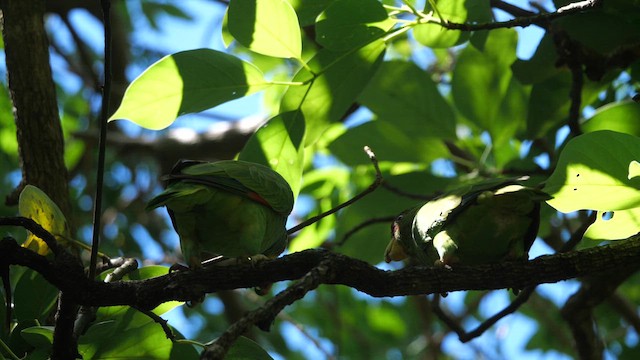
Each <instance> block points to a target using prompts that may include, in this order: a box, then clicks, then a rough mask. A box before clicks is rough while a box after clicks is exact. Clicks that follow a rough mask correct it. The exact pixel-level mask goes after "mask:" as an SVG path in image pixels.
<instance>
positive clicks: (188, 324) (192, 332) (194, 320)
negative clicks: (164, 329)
mask: <svg viewBox="0 0 640 360" xmlns="http://www.w3.org/2000/svg"><path fill="white" fill-rule="evenodd" d="M162 317H163V318H164V319H165V320H167V321H168V322H169V324H170V325H171V326H173V327H174V328H176V330H178V332H180V333H181V334H182V335H183V336H184V337H185V338H187V339H193V338H194V337H195V336H197V335H198V333H199V332H200V330H202V328H203V327H204V319H203V318H202V317H201V316H198V315H194V316H190V317H187V316H186V314H185V313H184V308H183V307H182V306H177V307H175V308H174V309H172V310H171V311H169V312H167V313H165V314H162Z"/></svg>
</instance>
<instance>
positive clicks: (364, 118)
mask: <svg viewBox="0 0 640 360" xmlns="http://www.w3.org/2000/svg"><path fill="white" fill-rule="evenodd" d="M373 117H374V114H373V112H371V110H369V109H367V108H366V107H364V106H360V107H359V108H358V110H356V111H354V112H353V114H351V115H349V117H348V118H347V120H346V121H345V122H344V126H345V127H346V128H347V129H351V128H354V127H356V126H359V125H362V124H364V123H366V122H369V121H371V119H373Z"/></svg>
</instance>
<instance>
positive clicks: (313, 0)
mask: <svg viewBox="0 0 640 360" xmlns="http://www.w3.org/2000/svg"><path fill="white" fill-rule="evenodd" d="M288 1H289V3H290V4H291V6H293V8H294V9H295V10H296V13H297V14H298V21H299V22H300V26H309V25H313V24H315V22H316V18H317V17H318V15H320V13H321V12H322V11H324V9H326V8H327V6H329V5H330V4H331V3H332V2H333V1H334V0H288Z"/></svg>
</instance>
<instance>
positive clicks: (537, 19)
mask: <svg viewBox="0 0 640 360" xmlns="http://www.w3.org/2000/svg"><path fill="white" fill-rule="evenodd" d="M601 3H602V0H586V1H579V2H576V3H572V4H568V5H566V6H563V7H561V8H559V9H558V10H557V11H555V12H551V13H544V14H537V15H533V16H528V17H518V18H515V19H512V20H507V21H500V22H489V23H480V24H467V23H453V22H450V21H446V22H444V23H442V22H440V23H439V25H440V26H442V27H443V28H445V29H449V30H462V31H478V30H492V29H501V28H512V27H516V26H519V27H527V26H530V25H539V26H543V27H544V26H545V24H547V23H548V22H550V21H552V20H555V19H557V18H560V17H564V16H567V15H571V14H574V13H577V12H582V11H585V10H591V9H595V8H597V7H599V6H600V5H601Z"/></svg>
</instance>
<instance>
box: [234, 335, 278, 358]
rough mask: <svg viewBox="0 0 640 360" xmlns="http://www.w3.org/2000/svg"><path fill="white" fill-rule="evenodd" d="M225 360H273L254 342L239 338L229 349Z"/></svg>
mask: <svg viewBox="0 0 640 360" xmlns="http://www.w3.org/2000/svg"><path fill="white" fill-rule="evenodd" d="M225 359H230V360H273V358H272V357H271V356H270V355H269V353H268V352H267V351H266V350H265V349H263V348H262V347H261V346H260V345H258V343H256V342H255V341H253V340H251V339H249V338H246V337H244V336H240V337H239V338H238V340H236V342H235V343H233V345H231V347H230V348H229V352H227V355H226V356H225Z"/></svg>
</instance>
